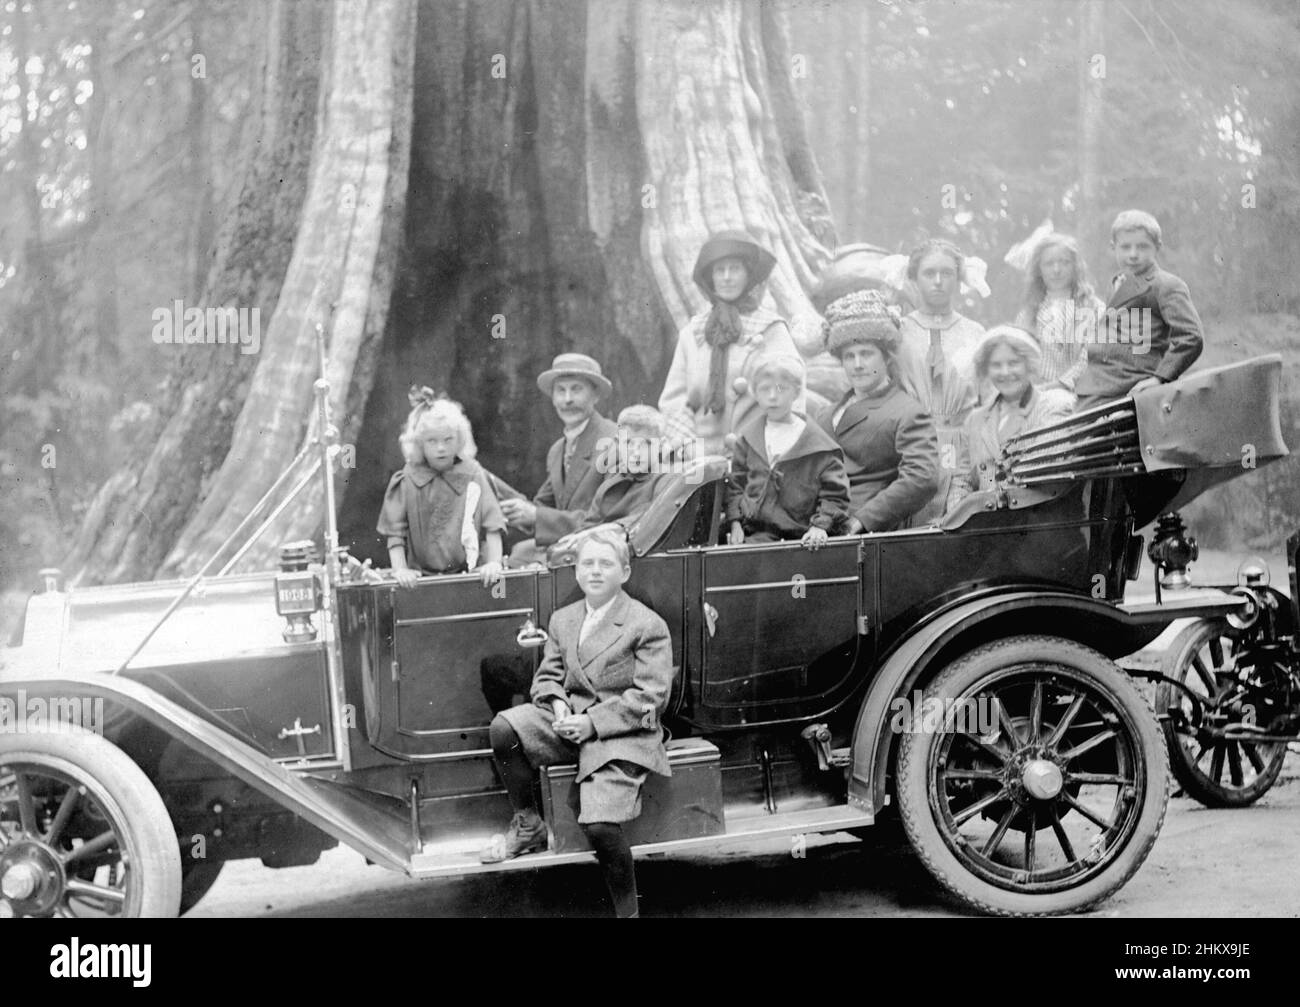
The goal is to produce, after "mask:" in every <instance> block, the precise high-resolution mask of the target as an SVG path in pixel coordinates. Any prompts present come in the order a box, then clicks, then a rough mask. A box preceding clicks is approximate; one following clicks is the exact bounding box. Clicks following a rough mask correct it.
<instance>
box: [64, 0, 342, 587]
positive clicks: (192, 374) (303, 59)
mask: <svg viewBox="0 0 1300 1007" xmlns="http://www.w3.org/2000/svg"><path fill="white" fill-rule="evenodd" d="M324 9H325V8H324V7H323V5H321V4H318V3H291V2H287V0H276V2H275V3H273V4H272V5H271V6H270V8H269V11H268V16H267V20H266V24H265V30H263V31H260V32H259V33H258V37H259V39H260V40H261V42H262V44H263V46H264V58H263V63H262V66H263V69H262V73H261V75H260V77H259V80H258V85H257V91H258V93H257V94H256V95H255V96H254V99H253V101H252V103H251V113H250V117H249V121H248V129H247V132H246V133H245V136H244V140H243V142H242V144H241V151H240V155H239V163H240V164H241V165H242V166H243V172H242V177H241V178H240V179H239V180H238V181H237V182H236V183H235V185H234V186H233V193H234V196H233V199H232V202H231V206H230V208H229V210H228V212H227V214H226V216H225V218H224V221H223V226H222V231H221V233H220V234H219V235H218V238H217V243H216V254H215V257H214V261H213V264H212V267H211V269H210V271H209V273H208V280H207V284H206V288H207V293H206V296H205V298H204V303H206V304H213V305H217V304H237V305H250V306H253V307H259V308H261V309H262V310H263V311H264V313H267V314H269V313H270V310H271V309H272V308H273V307H274V306H275V304H276V300H277V298H278V296H279V293H280V285H281V282H282V281H283V279H284V275H285V271H286V269H287V267H288V262H289V255H290V252H291V250H292V247H293V237H294V234H295V232H296V228H297V225H298V217H299V214H300V211H301V209H302V204H303V199H304V196H305V192H306V177H307V167H308V163H309V160H310V155H311V149H312V140H313V137H314V135H315V130H316V104H317V94H318V87H319V71H320V50H321V41H322V40H321V31H322V15H323V12H324ZM181 293H182V292H181V291H177V296H180V294H181ZM160 306H162V307H167V306H170V299H167V300H166V301H163V300H162V299H161V298H160ZM157 350H158V352H159V353H163V354H171V355H172V356H173V358H174V362H173V364H172V365H171V374H170V375H169V377H168V378H167V380H166V381H165V382H164V383H163V385H162V386H161V387H160V388H159V389H158V393H157V395H156V396H155V397H154V399H153V402H152V404H151V409H150V414H151V415H150V418H149V419H148V420H146V421H145V422H144V423H143V424H142V425H141V427H140V428H139V429H137V430H135V431H134V432H133V433H132V434H131V437H132V440H133V441H135V442H136V443H138V444H140V445H142V447H141V449H140V450H138V451H136V452H134V453H133V454H132V456H131V459H130V461H129V463H128V464H127V466H126V467H125V468H124V469H123V470H122V471H121V472H119V473H117V474H116V475H114V476H113V477H112V478H111V479H110V480H109V481H108V482H107V483H105V485H104V486H103V487H102V488H101V489H100V491H99V493H97V494H96V496H95V499H94V501H93V502H92V504H91V507H90V510H89V512H88V513H87V515H86V517H85V519H84V520H83V522H82V526H81V529H80V532H79V533H78V535H77V538H76V540H75V541H74V543H73V545H72V548H71V549H70V551H69V554H68V556H67V557H66V558H65V559H64V562H63V566H64V569H66V570H67V571H69V575H70V583H76V582H82V583H102V582H116V581H124V580H139V579H144V578H148V577H151V576H153V575H154V574H155V573H156V571H157V569H158V566H159V564H160V563H161V561H162V559H163V557H164V556H165V555H166V553H167V552H168V551H169V550H170V548H171V546H172V543H173V542H174V541H175V540H176V536H177V535H178V534H179V532H180V530H181V529H182V528H183V527H184V526H185V524H186V523H187V522H188V521H189V520H190V518H191V517H192V516H193V512H194V508H195V507H196V506H197V504H198V502H199V501H201V500H202V499H203V497H204V495H205V494H206V492H207V489H208V486H209V483H210V481H211V479H212V475H213V473H214V472H215V471H216V470H217V468H218V467H219V466H220V465H221V463H222V460H223V459H224V458H225V456H226V452H227V450H228V449H229V447H230V439H231V433H232V430H233V426H234V420H235V417H236V416H237V415H238V413H239V410H240V407H241V406H242V404H243V401H244V397H245V395H246V393H247V387H248V381H249V378H250V376H251V374H252V371H253V367H254V364H255V362H256V361H255V359H254V357H252V356H251V355H245V354H241V353H239V352H238V350H235V349H234V348H233V347H230V346H188V347H187V346H183V345H181V346H175V345H160V346H158V347H157Z"/></svg>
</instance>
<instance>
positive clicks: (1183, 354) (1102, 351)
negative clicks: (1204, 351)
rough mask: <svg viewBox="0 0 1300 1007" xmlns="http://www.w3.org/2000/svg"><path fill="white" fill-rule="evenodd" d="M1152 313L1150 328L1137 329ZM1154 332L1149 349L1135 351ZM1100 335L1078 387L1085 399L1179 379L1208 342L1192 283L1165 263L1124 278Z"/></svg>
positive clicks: (1099, 327) (1121, 394)
mask: <svg viewBox="0 0 1300 1007" xmlns="http://www.w3.org/2000/svg"><path fill="white" fill-rule="evenodd" d="M1148 317H1149V318H1150V325H1151V331H1150V333H1145V332H1140V331H1134V329H1135V327H1136V326H1139V325H1143V324H1145V323H1144V319H1146V318H1148ZM1148 336H1149V337H1150V341H1151V343H1150V346H1147V347H1146V352H1145V353H1136V352H1134V350H1135V349H1142V348H1143V347H1144V345H1145V343H1146V341H1147V338H1148ZM1096 338H1097V342H1095V343H1090V344H1089V345H1088V348H1087V349H1088V366H1087V367H1086V368H1084V371H1083V374H1082V375H1081V376H1080V377H1079V381H1078V384H1076V385H1075V386H1074V390H1075V393H1076V394H1077V395H1078V396H1079V398H1080V399H1083V398H1089V399H1093V400H1095V401H1100V400H1102V399H1118V398H1123V397H1124V396H1125V395H1127V394H1128V393H1129V391H1130V389H1132V387H1133V386H1134V385H1136V384H1137V383H1138V382H1139V381H1141V380H1143V379H1144V378H1148V377H1151V376H1152V375H1154V376H1156V377H1158V378H1160V379H1161V380H1162V381H1174V380H1176V379H1177V378H1178V377H1180V376H1181V375H1182V373H1183V372H1184V371H1185V370H1187V368H1189V367H1191V366H1192V364H1194V363H1195V362H1196V358H1197V357H1199V356H1200V355H1201V348H1202V345H1203V340H1202V338H1201V318H1200V316H1199V315H1198V314H1197V313H1196V308H1195V306H1194V305H1193V304H1192V296H1191V294H1190V293H1189V292H1188V290H1187V284H1186V283H1184V282H1183V281H1182V280H1180V279H1179V278H1178V277H1177V276H1175V275H1174V274H1173V273H1168V272H1165V270H1163V269H1161V268H1160V267H1159V266H1153V267H1151V269H1150V270H1148V271H1147V272H1145V273H1141V274H1139V275H1137V276H1125V277H1124V279H1123V282H1122V283H1121V284H1120V285H1119V287H1117V288H1116V289H1115V292H1114V293H1113V294H1111V296H1110V300H1109V301H1108V302H1107V303H1106V312H1105V314H1104V315H1103V316H1102V317H1101V318H1099V319H1098V320H1097V335H1096ZM1135 343H1136V346H1135V345H1134V344H1135ZM1087 404H1088V403H1081V404H1080V406H1081V408H1082V407H1086V405H1087Z"/></svg>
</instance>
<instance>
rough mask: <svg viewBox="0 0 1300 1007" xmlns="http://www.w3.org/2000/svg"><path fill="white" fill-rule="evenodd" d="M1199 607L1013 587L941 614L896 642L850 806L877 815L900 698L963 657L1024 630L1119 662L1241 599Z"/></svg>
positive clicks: (873, 693)
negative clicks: (1178, 626) (1123, 602)
mask: <svg viewBox="0 0 1300 1007" xmlns="http://www.w3.org/2000/svg"><path fill="white" fill-rule="evenodd" d="M1213 595H1214V596H1213V597H1212V598H1211V597H1207V598H1206V599H1204V600H1203V601H1201V600H1199V599H1197V600H1195V603H1193V604H1186V605H1180V604H1171V605H1165V606H1157V605H1133V606H1123V607H1121V606H1118V605H1116V604H1114V603H1113V602H1108V601H1105V600H1100V599H1095V598H1091V597H1089V596H1087V595H1083V594H1071V593H1069V592H1066V591H1051V590H1043V589H1041V588H1037V589H1029V588H1021V589H1007V590H1004V591H1000V592H998V593H994V594H988V595H984V596H981V597H979V598H975V599H968V600H965V601H960V602H956V603H954V604H952V605H951V606H950V607H948V608H945V609H940V610H939V611H937V612H935V613H933V614H932V615H931V616H930V617H929V618H927V619H926V620H924V621H923V622H921V623H919V624H918V625H917V626H916V627H915V628H914V629H913V630H912V631H911V632H910V633H909V634H908V635H907V636H905V637H904V638H903V639H902V640H900V641H899V642H898V643H897V644H895V645H894V647H893V649H892V650H891V652H890V653H889V654H888V656H887V657H885V659H884V661H883V662H882V663H881V664H880V665H879V670H878V671H877V672H876V674H875V676H874V678H873V679H872V682H871V685H870V687H869V688H868V691H867V694H866V696H865V697H864V698H863V701H862V705H861V706H860V707H859V710H858V716H857V721H856V723H855V724H854V729H853V740H852V746H851V759H852V762H851V769H850V775H849V793H848V797H849V803H850V804H851V805H853V806H854V807H857V808H861V809H864V810H866V811H870V812H871V813H872V814H873V815H875V814H878V813H879V812H880V809H881V808H883V807H884V806H885V804H886V782H887V774H888V772H889V769H890V764H891V759H892V758H893V756H894V753H895V749H896V747H897V741H898V738H897V736H896V734H895V732H893V731H891V730H890V722H891V720H892V716H891V714H892V710H893V707H894V701H895V700H896V699H899V698H900V697H902V698H905V697H907V696H908V695H909V694H910V693H911V691H912V690H913V689H916V688H920V687H922V686H924V684H925V683H926V682H928V681H929V680H930V679H931V678H933V677H934V676H935V675H936V674H938V673H939V672H940V671H941V670H943V668H945V667H947V666H948V665H949V664H951V663H952V662H953V661H954V660H956V659H957V658H958V657H960V656H961V655H962V654H965V653H968V652H969V651H971V650H973V649H974V648H976V647H978V646H980V645H982V644H984V643H988V642H989V641H991V640H996V639H1000V638H1002V637H1007V636H1014V635H1017V634H1020V633H1025V632H1029V631H1032V632H1035V633H1044V634H1048V635H1051V636H1060V637H1063V638H1065V639H1068V640H1074V641H1077V642H1078V643H1082V644H1084V645H1085V646H1088V647H1092V648H1094V649H1095V650H1098V651H1100V652H1101V653H1102V654H1105V655H1106V656H1107V657H1110V658H1112V659H1114V658H1117V657H1123V656H1124V655H1125V654H1131V653H1133V652H1134V651H1137V650H1140V649H1141V648H1142V647H1144V646H1146V645H1147V644H1148V643H1150V642H1151V641H1152V640H1154V639H1155V638H1156V637H1157V636H1159V635H1160V633H1161V632H1162V631H1163V630H1164V628H1165V627H1166V626H1167V625H1168V624H1169V623H1170V622H1172V621H1174V620H1175V619H1178V618H1185V617H1187V616H1190V615H1198V614H1206V613H1208V612H1219V613H1221V612H1222V611H1224V610H1225V609H1227V608H1232V607H1235V606H1236V605H1239V604H1240V599H1239V598H1237V599H1233V598H1231V597H1230V596H1228V595H1224V594H1220V593H1218V592H1213Z"/></svg>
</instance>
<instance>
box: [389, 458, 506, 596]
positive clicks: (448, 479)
mask: <svg viewBox="0 0 1300 1007" xmlns="http://www.w3.org/2000/svg"><path fill="white" fill-rule="evenodd" d="M505 527H506V520H505V516H504V515H503V514H502V513H501V507H500V505H499V504H498V503H497V498H496V495H495V494H494V493H493V492H492V487H491V485H490V484H489V483H488V480H487V475H486V473H484V471H483V467H482V466H481V465H479V464H478V462H475V461H468V460H463V459H461V458H457V459H456V461H455V463H454V464H453V465H452V466H451V468H449V469H447V470H446V471H443V472H439V471H436V470H435V469H433V468H430V467H429V466H428V465H425V464H423V463H420V464H410V463H408V464H407V465H406V467H405V468H403V469H401V470H400V471H398V472H396V473H394V474H393V478H392V479H390V480H389V482H388V489H387V490H386V491H385V493H384V504H383V507H382V508H381V510H380V512H379V524H378V530H379V534H380V535H383V536H385V537H386V538H387V546H388V548H392V547H393V546H394V545H398V544H400V545H402V546H403V547H404V548H405V549H406V562H407V564H408V565H410V566H411V568H412V569H415V570H419V571H421V572H422V573H463V572H465V571H466V570H472V569H473V568H474V567H475V566H477V565H478V556H479V551H480V546H481V543H482V541H483V536H484V535H485V534H486V533H487V532H492V531H495V532H501V531H504V530H505Z"/></svg>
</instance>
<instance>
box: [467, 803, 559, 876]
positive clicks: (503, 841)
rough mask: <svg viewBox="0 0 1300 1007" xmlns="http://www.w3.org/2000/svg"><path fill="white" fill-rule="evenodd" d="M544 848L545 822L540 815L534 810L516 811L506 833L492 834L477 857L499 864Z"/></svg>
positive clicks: (486, 861)
mask: <svg viewBox="0 0 1300 1007" xmlns="http://www.w3.org/2000/svg"><path fill="white" fill-rule="evenodd" d="M544 849H546V823H545V822H544V821H542V818H541V816H540V815H539V814H538V813H537V812H536V811H516V812H515V816H514V817H513V818H512V819H510V828H509V829H508V830H507V831H506V834H505V835H504V836H501V835H497V836H493V837H492V842H491V843H489V844H488V845H487V846H485V847H484V848H483V849H482V850H480V851H479V855H478V859H479V863H482V864H499V863H501V861H503V860H513V859H514V858H515V857H522V856H523V855H524V854H525V853H540V852H541V851H542V850H544Z"/></svg>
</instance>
